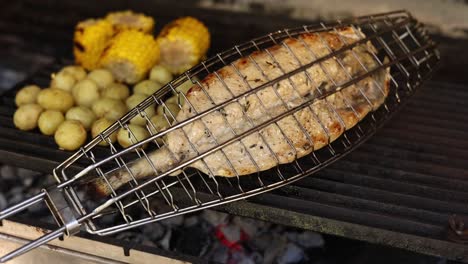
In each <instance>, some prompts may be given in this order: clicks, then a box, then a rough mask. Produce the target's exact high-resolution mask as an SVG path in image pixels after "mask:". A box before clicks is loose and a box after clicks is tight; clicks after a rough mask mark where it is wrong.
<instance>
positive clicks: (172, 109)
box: [157, 104, 180, 119]
mask: <svg viewBox="0 0 468 264" xmlns="http://www.w3.org/2000/svg"><path fill="white" fill-rule="evenodd" d="M169 111H170V113H169ZM179 111H180V108H179V106H178V105H176V104H166V107H164V106H163V105H160V106H158V112H157V113H158V115H164V114H166V116H167V118H169V119H172V115H173V116H174V117H176V116H177V113H179ZM171 114H172V115H171Z"/></svg>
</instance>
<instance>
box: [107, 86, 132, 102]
mask: <svg viewBox="0 0 468 264" xmlns="http://www.w3.org/2000/svg"><path fill="white" fill-rule="evenodd" d="M129 96H130V90H129V89H128V87H127V86H126V85H125V84H122V83H111V84H110V85H109V86H107V88H105V89H104V91H102V97H106V98H112V99H118V100H125V99H127V98H128V97H129Z"/></svg>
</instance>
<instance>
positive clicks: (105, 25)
mask: <svg viewBox="0 0 468 264" xmlns="http://www.w3.org/2000/svg"><path fill="white" fill-rule="evenodd" d="M113 35H114V29H113V27H112V24H111V23H110V22H109V21H107V20H103V19H99V20H96V19H88V20H85V21H83V22H80V23H78V25H77V26H76V28H75V34H74V47H73V53H74V55H75V61H76V63H77V64H79V65H81V66H83V67H84V68H85V69H87V70H93V69H95V68H97V67H98V63H99V58H100V56H101V53H102V51H103V50H104V48H105V47H106V45H107V43H108V41H109V40H110V39H111V38H112V36H113Z"/></svg>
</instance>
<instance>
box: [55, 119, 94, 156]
mask: <svg viewBox="0 0 468 264" xmlns="http://www.w3.org/2000/svg"><path fill="white" fill-rule="evenodd" d="M54 139H55V143H57V145H58V146H59V148H60V149H64V150H76V149H78V148H80V147H81V146H82V145H83V144H84V143H85V142H86V129H85V128H84V127H83V125H82V124H81V122H80V121H76V120H65V121H63V123H61V124H60V125H59V127H58V128H57V131H55V135H54Z"/></svg>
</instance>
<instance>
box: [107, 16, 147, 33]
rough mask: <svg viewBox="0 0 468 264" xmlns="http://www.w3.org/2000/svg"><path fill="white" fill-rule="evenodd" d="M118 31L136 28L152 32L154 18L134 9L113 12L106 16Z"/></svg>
mask: <svg viewBox="0 0 468 264" xmlns="http://www.w3.org/2000/svg"><path fill="white" fill-rule="evenodd" d="M106 20H107V21H109V22H110V23H111V24H112V25H113V26H114V28H115V29H116V30H117V31H123V30H128V29H135V30H138V31H141V32H144V33H152V32H153V29H154V19H153V18H151V17H149V16H145V15H143V14H138V13H134V12H132V11H129V10H127V11H121V12H112V13H109V14H108V15H107V16H106Z"/></svg>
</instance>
